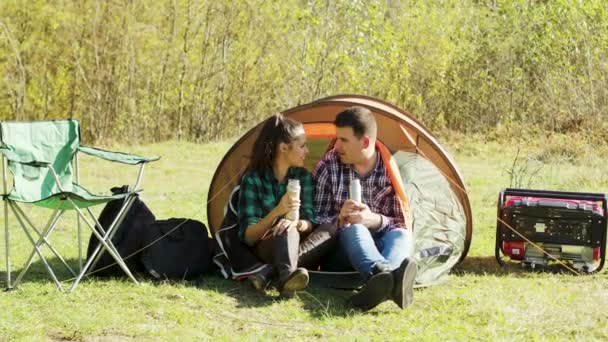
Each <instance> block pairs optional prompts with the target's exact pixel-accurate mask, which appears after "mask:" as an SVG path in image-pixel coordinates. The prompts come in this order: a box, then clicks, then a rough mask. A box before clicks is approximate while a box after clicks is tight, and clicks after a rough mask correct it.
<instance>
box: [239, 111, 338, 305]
mask: <svg viewBox="0 0 608 342" xmlns="http://www.w3.org/2000/svg"><path fill="white" fill-rule="evenodd" d="M307 154H308V146H307V144H306V134H305V132H304V126H303V125H302V124H301V123H299V122H297V121H294V120H292V119H289V118H286V117H283V116H282V115H280V114H279V115H275V116H272V117H270V118H269V119H268V120H266V121H265V122H264V125H263V127H262V130H261V132H260V135H259V136H258V138H257V140H256V141H255V143H254V145H253V150H252V156H251V162H250V164H249V168H248V170H247V172H246V173H245V174H244V175H243V177H242V179H241V188H240V193H239V214H238V224H239V234H240V237H241V239H242V240H243V241H244V242H245V243H246V244H248V245H249V246H252V247H253V249H254V253H255V254H256V255H257V256H258V257H259V258H260V259H261V260H263V261H264V262H266V263H268V264H269V265H270V266H271V267H266V268H265V269H263V270H262V271H260V272H258V273H256V274H254V275H253V276H251V278H250V280H251V282H252V284H253V286H254V287H255V288H256V289H257V290H260V291H263V290H264V289H266V287H267V286H268V284H269V283H270V280H271V278H272V277H273V276H274V275H276V276H277V277H278V289H279V292H280V293H281V296H284V297H290V296H292V295H293V294H294V292H295V291H298V290H302V289H304V288H305V287H306V286H307V285H308V280H309V278H308V272H307V271H306V268H311V267H316V266H317V265H318V263H319V262H320V259H321V256H322V255H323V254H325V253H326V252H327V251H328V250H329V249H331V247H332V245H333V243H334V239H333V237H334V236H335V233H336V231H335V227H333V226H332V225H322V226H319V227H316V228H315V220H314V208H313V198H314V194H313V191H314V185H313V182H312V177H311V175H310V173H309V172H308V171H307V170H306V169H304V167H303V166H304V160H305V158H306V155H307ZM293 179H295V180H298V181H299V185H300V191H299V194H298V193H297V192H296V193H294V192H289V191H288V186H287V184H288V180H293ZM290 211H297V212H298V213H299V215H298V216H299V219H298V220H297V221H293V220H289V219H288V218H286V215H287V214H288V213H289V212H290ZM287 216H289V215H287ZM299 266H303V267H299Z"/></svg>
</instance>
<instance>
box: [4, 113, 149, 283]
mask: <svg viewBox="0 0 608 342" xmlns="http://www.w3.org/2000/svg"><path fill="white" fill-rule="evenodd" d="M0 132H1V136H0V140H1V143H2V144H1V146H0V153H2V159H3V163H2V165H3V172H2V175H3V186H4V188H3V190H4V192H3V200H4V220H5V221H4V223H5V234H6V235H5V238H6V285H7V287H8V288H13V287H16V286H17V285H18V284H19V283H20V281H21V280H22V278H23V276H24V275H25V274H26V273H27V271H28V269H29V268H30V266H31V264H32V261H33V259H34V257H35V256H36V255H38V256H39V257H40V259H41V261H42V262H43V263H44V266H45V268H46V270H47V272H48V273H49V275H50V276H51V278H52V279H53V281H54V282H55V285H56V286H57V288H58V289H59V290H62V291H63V287H62V286H61V284H60V282H59V280H58V279H57V277H56V276H55V273H54V272H53V270H52V268H51V267H50V265H49V263H48V262H47V260H46V258H45V257H44V255H43V254H42V252H41V248H42V247H43V246H45V245H46V246H47V247H48V248H49V249H50V250H51V252H53V254H55V256H56V257H57V258H58V259H59V260H60V261H61V262H62V263H63V265H64V266H65V267H66V268H67V269H68V270H69V271H70V272H71V273H72V275H74V276H75V280H74V281H73V282H72V285H71V287H70V291H74V289H75V288H76V286H77V285H78V283H79V282H80V280H81V279H82V277H83V276H84V274H85V273H86V272H87V270H88V268H89V267H90V265H91V263H92V262H93V260H94V259H95V258H96V256H97V254H98V253H99V252H100V250H101V248H103V249H104V250H106V251H107V252H108V253H109V254H110V255H111V256H112V258H113V259H114V260H115V261H116V262H117V263H118V265H119V266H120V268H121V269H122V270H123V271H124V272H125V273H126V274H127V275H128V276H129V277H130V278H131V279H132V280H133V281H134V282H135V283H137V280H136V279H135V278H134V277H133V275H132V274H131V272H130V270H129V268H128V266H127V265H126V264H125V263H124V261H123V260H122V258H121V257H120V255H119V254H118V253H117V251H116V248H115V247H114V244H113V243H112V237H113V234H114V233H115V232H116V227H118V226H119V225H120V223H121V221H122V220H123V218H124V215H123V214H124V213H125V212H126V211H128V209H129V208H130V206H131V205H132V204H133V202H134V200H135V198H136V196H135V195H136V194H137V192H140V191H141V189H140V188H139V185H140V183H141V180H142V176H143V170H144V166H145V165H146V164H147V163H148V162H151V161H155V160H158V159H159V158H158V157H152V158H146V157H140V156H135V155H128V154H124V153H119V152H110V151H104V150H100V149H96V148H92V147H87V146H83V145H81V144H80V130H79V124H78V121H76V120H61V121H38V122H2V123H0ZM79 152H81V153H86V154H89V155H91V156H94V157H99V158H102V159H105V160H109V161H113V162H119V163H123V164H128V165H139V166H140V167H139V173H138V174H137V178H136V180H135V183H134V186H133V188H132V190H131V191H129V192H126V193H121V194H115V195H108V196H106V195H94V194H92V193H90V192H89V191H88V190H86V189H85V188H83V187H82V186H81V185H80V184H79V182H78V153H79ZM7 165H8V168H9V169H10V171H11V173H12V175H13V177H12V178H13V187H12V189H10V192H9V191H8V190H9V189H8V188H7V181H8V178H7V173H6V167H7ZM115 199H124V203H123V205H122V207H121V209H120V211H119V212H120V214H119V215H118V217H117V218H116V219H115V220H114V221H113V222H112V223H111V224H110V225H109V226H105V227H102V226H101V225H100V224H99V223H98V222H96V221H97V220H96V218H95V216H94V215H93V212H92V211H91V210H90V208H89V207H91V206H94V205H98V204H103V203H107V202H109V201H111V200H115ZM17 203H28V204H32V205H33V206H35V207H38V208H44V209H51V210H52V215H51V217H50V219H49V221H48V223H47V225H46V226H45V227H44V228H43V229H37V228H36V227H35V226H34V224H33V223H32V221H31V220H30V219H29V218H28V217H27V216H26V214H25V212H24V211H23V210H22V209H21V207H20V206H19V205H18V204H17ZM9 207H10V208H11V210H12V212H13V213H14V215H15V217H16V218H17V221H18V222H19V224H20V226H21V227H22V228H23V231H24V232H25V234H26V235H27V238H28V240H29V241H30V243H31V244H32V245H33V250H32V252H31V254H30V257H29V259H28V260H27V262H26V264H25V266H24V268H23V270H22V271H21V273H20V274H19V276H18V277H17V279H16V280H15V282H14V283H12V282H11V271H10V239H9V227H8V208H9ZM66 210H75V211H76V212H77V214H78V216H77V217H78V247H79V248H78V250H79V260H80V271H79V272H78V273H77V272H75V271H74V270H73V269H72V268H71V267H70V266H69V265H68V264H67V263H66V262H65V260H64V259H63V258H62V257H61V255H60V254H59V253H58V252H57V250H56V249H55V248H54V247H53V246H52V244H51V242H50V239H49V238H50V236H51V234H52V233H53V231H54V230H55V228H56V227H57V223H58V221H59V219H60V218H61V216H62V215H63V214H64V212H65V211H66ZM83 210H84V211H86V212H87V213H88V214H89V217H90V219H91V221H89V219H87V217H86V216H85V214H84V212H83ZM80 220H82V221H84V222H85V223H86V225H87V226H88V227H89V228H90V229H91V231H92V232H93V234H94V235H95V237H96V238H97V239H98V240H99V241H100V245H99V246H98V247H97V248H95V250H94V251H93V253H91V255H90V257H89V258H88V260H87V262H86V264H85V265H84V266H82V250H81V246H82V241H81V232H80ZM91 222H92V223H91ZM96 225H97V226H98V229H95V228H94V227H95V226H96ZM30 229H31V231H33V232H35V233H36V235H32V232H31V231H30Z"/></svg>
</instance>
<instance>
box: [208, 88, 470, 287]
mask: <svg viewBox="0 0 608 342" xmlns="http://www.w3.org/2000/svg"><path fill="white" fill-rule="evenodd" d="M355 105H359V106H364V107H367V108H368V109H370V111H371V112H372V114H373V115H374V117H375V119H376V122H377V124H378V141H380V142H381V143H382V145H384V146H386V149H387V151H388V152H390V154H391V155H392V157H391V158H390V164H391V165H393V167H392V168H393V169H395V170H396V171H397V172H395V174H396V175H399V177H400V178H401V183H402V184H403V188H404V189H405V190H404V194H403V195H404V196H405V197H406V198H407V202H408V203H409V209H410V215H411V217H412V226H413V231H414V233H415V236H416V237H415V238H416V249H415V258H416V259H417V261H419V272H418V276H417V279H416V282H417V284H418V285H431V284H434V283H438V282H440V281H442V280H443V279H445V276H446V275H447V274H448V273H449V271H450V269H451V268H452V267H453V266H454V265H455V264H457V263H458V262H460V261H461V260H462V259H464V257H465V256H466V254H467V252H468V249H469V246H470V242H471V237H472V215H471V208H470V203H469V199H468V195H467V193H466V188H465V184H464V181H463V179H462V176H461V175H460V172H459V171H458V168H457V166H456V164H455V162H454V161H453V160H452V158H451V157H450V155H449V154H448V153H447V151H446V150H445V149H444V148H443V147H442V146H441V145H440V144H439V142H438V141H437V139H436V138H435V137H434V136H433V135H432V134H431V133H430V132H429V131H428V130H427V129H426V128H425V127H424V125H422V124H421V123H420V122H418V121H417V120H416V119H415V118H414V117H412V116H411V115H410V114H408V113H407V112H405V111H404V110H401V109H399V108H397V107H395V106H393V105H391V104H389V103H386V102H384V101H381V100H378V99H374V98H371V97H366V96H359V95H338V96H332V97H328V98H324V99H320V100H317V101H314V102H311V103H308V104H304V105H301V106H298V107H295V108H292V109H289V110H286V111H284V112H283V115H285V116H287V117H290V118H292V119H294V120H297V121H299V122H302V123H303V124H304V129H305V131H306V133H307V137H308V145H309V149H310V153H309V155H308V158H307V160H306V165H305V166H306V167H307V168H308V170H312V169H313V168H314V166H315V165H316V163H317V162H318V161H319V160H320V159H321V157H322V156H323V155H324V154H325V152H326V151H327V149H328V146H330V144H331V141H332V140H333V139H334V138H335V127H334V126H333V121H334V119H335V117H336V115H337V114H338V113H339V112H341V111H342V110H344V109H346V108H349V107H351V106H355ZM261 126H262V123H259V124H258V125H256V126H255V127H254V128H252V129H251V130H250V131H248V132H247V133H246V134H245V135H243V136H242V137H241V138H240V139H239V140H238V141H237V142H236V143H234V144H233V146H232V147H231V148H230V150H229V151H228V152H227V153H226V155H225V156H224V158H223V160H222V161H221V162H220V164H219V165H218V167H217V169H216V171H215V174H214V176H213V179H212V182H211V185H210V188H209V192H208V202H207V203H208V204H207V217H208V223H209V227H210V229H211V231H212V232H213V233H215V232H216V231H217V230H218V229H219V228H220V226H221V223H222V220H223V219H224V208H225V205H226V203H227V202H228V197H229V195H230V192H231V190H232V189H233V188H234V187H235V186H236V185H237V184H238V181H239V177H240V176H241V174H242V173H243V171H244V170H245V168H246V167H247V165H248V163H249V161H250V154H251V147H252V146H253V142H254V141H255V139H256V138H257V136H258V134H259V132H260V129H261ZM387 165H388V164H387Z"/></svg>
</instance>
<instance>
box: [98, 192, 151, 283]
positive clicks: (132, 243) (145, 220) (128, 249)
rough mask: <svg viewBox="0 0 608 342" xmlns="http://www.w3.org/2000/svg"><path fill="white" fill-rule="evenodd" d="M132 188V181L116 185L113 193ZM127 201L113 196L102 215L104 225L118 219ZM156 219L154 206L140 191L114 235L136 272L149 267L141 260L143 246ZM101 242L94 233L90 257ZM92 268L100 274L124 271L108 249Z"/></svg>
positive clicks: (100, 215) (132, 269) (106, 274)
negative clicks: (144, 238)
mask: <svg viewBox="0 0 608 342" xmlns="http://www.w3.org/2000/svg"><path fill="white" fill-rule="evenodd" d="M128 192H129V186H128V185H124V186H122V187H120V188H112V193H113V194H115V195H116V194H123V193H128ZM123 204H124V199H117V200H113V201H110V202H108V204H106V206H105V207H104V208H103V210H102V211H101V213H100V214H99V218H98V221H99V223H100V224H101V226H102V227H106V226H108V225H109V224H111V223H112V221H114V220H115V219H116V217H117V216H118V214H119V212H120V208H122V206H123ZM155 221H156V218H155V217H154V214H152V211H151V210H150V208H148V206H147V205H146V204H145V203H144V202H143V201H142V200H141V199H140V198H139V195H137V194H136V195H135V198H134V199H133V204H132V205H131V208H130V209H129V210H128V211H127V212H126V213H125V215H124V219H123V221H122V223H121V224H120V225H119V226H118V227H117V228H116V233H115V234H114V237H112V243H113V244H114V247H116V251H117V252H118V254H120V256H121V257H122V258H123V260H124V261H125V263H126V264H127V266H128V267H129V270H130V271H131V272H132V273H134V274H138V273H143V272H144V271H145V269H144V265H143V263H142V262H141V249H142V248H143V246H144V244H143V238H142V237H143V235H144V231H145V230H146V229H147V228H148V227H149V226H150V225H152V224H153V223H154V222H155ZM98 245H99V241H98V240H97V238H96V237H95V234H91V237H90V238H89V246H88V248H87V259H88V258H90V257H91V255H92V254H93V252H94V251H95V249H96V248H97V246H98ZM89 270H90V271H89V274H91V275H95V276H97V277H118V276H121V275H122V274H123V272H122V270H121V269H120V267H119V266H118V265H117V264H116V263H115V262H114V259H113V258H112V256H111V255H110V254H108V253H106V252H105V251H102V252H101V253H99V254H98V255H97V260H95V261H94V262H93V263H92V264H91V267H90V268H89Z"/></svg>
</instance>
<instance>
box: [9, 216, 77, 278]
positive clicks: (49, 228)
mask: <svg viewBox="0 0 608 342" xmlns="http://www.w3.org/2000/svg"><path fill="white" fill-rule="evenodd" d="M17 208H19V207H18V206H17ZM19 209H20V208H19ZM63 213H64V211H63V210H62V211H61V212H59V213H58V210H56V211H55V212H54V213H53V216H51V218H50V220H49V222H48V223H47V225H46V227H45V229H44V230H43V233H42V235H41V236H40V238H39V239H38V241H37V242H36V247H38V248H39V249H41V247H42V246H43V245H44V244H46V245H47V246H48V247H49V249H50V250H51V251H52V252H53V253H54V254H55V256H56V257H57V258H58V259H59V260H60V261H61V262H62V263H63V265H64V266H65V267H66V268H67V269H68V270H69V271H70V272H71V273H72V275H73V276H76V272H74V270H72V268H71V267H70V265H68V263H67V262H66V261H65V260H64V259H63V257H62V256H61V255H60V254H59V252H57V250H55V248H54V247H53V246H52V245H51V244H50V242H49V241H48V237H49V236H50V235H51V234H52V233H53V231H54V230H55V228H56V227H57V222H59V219H60V218H61V216H62V215H63ZM20 214H21V215H22V216H24V213H23V212H22V211H21V213H20ZM27 221H28V222H29V220H27ZM29 223H30V225H31V222H29ZM32 228H34V227H33V226H32ZM34 230H35V231H36V232H37V230H36V229H34ZM35 255H36V252H35V251H32V253H31V254H30V256H29V258H28V260H27V262H26V263H25V267H24V268H23V270H22V271H21V273H20V274H19V276H18V277H17V279H16V280H15V286H17V284H19V283H20V282H21V278H23V276H24V275H25V274H26V273H27V271H28V270H29V268H30V266H31V264H32V261H33V260H34V256H35Z"/></svg>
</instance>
